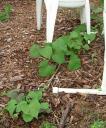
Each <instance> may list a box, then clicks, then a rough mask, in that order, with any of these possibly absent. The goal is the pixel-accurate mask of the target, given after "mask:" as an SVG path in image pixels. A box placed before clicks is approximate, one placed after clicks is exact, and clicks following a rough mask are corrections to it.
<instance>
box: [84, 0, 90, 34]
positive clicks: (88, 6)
mask: <svg viewBox="0 0 106 128" xmlns="http://www.w3.org/2000/svg"><path fill="white" fill-rule="evenodd" d="M85 15H86V25H87V33H88V34H90V32H91V21H90V19H91V18H90V3H89V0H86V4H85Z"/></svg>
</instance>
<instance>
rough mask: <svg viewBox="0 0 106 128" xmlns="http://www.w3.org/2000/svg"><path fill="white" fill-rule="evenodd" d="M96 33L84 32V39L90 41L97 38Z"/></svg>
mask: <svg viewBox="0 0 106 128" xmlns="http://www.w3.org/2000/svg"><path fill="white" fill-rule="evenodd" d="M95 38H96V35H95V34H84V39H85V41H86V42H88V41H90V42H92V41H93V40H95Z"/></svg>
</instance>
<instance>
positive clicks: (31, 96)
mask: <svg viewBox="0 0 106 128" xmlns="http://www.w3.org/2000/svg"><path fill="white" fill-rule="evenodd" d="M41 98H42V90H37V91H30V92H29V93H28V95H27V96H26V99H27V100H28V99H37V100H40V99H41Z"/></svg>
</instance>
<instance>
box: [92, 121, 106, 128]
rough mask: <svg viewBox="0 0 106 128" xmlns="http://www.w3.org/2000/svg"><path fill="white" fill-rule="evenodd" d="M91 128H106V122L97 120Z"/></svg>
mask: <svg viewBox="0 0 106 128" xmlns="http://www.w3.org/2000/svg"><path fill="white" fill-rule="evenodd" d="M90 128H106V121H100V120H97V121H95V122H94V123H93V124H91V126H90Z"/></svg>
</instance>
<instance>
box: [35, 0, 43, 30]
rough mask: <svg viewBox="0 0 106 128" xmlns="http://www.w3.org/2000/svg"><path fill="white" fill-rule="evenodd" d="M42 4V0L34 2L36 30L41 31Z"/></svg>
mask: <svg viewBox="0 0 106 128" xmlns="http://www.w3.org/2000/svg"><path fill="white" fill-rule="evenodd" d="M42 4H43V0H36V17H37V30H40V29H41V24H42Z"/></svg>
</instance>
